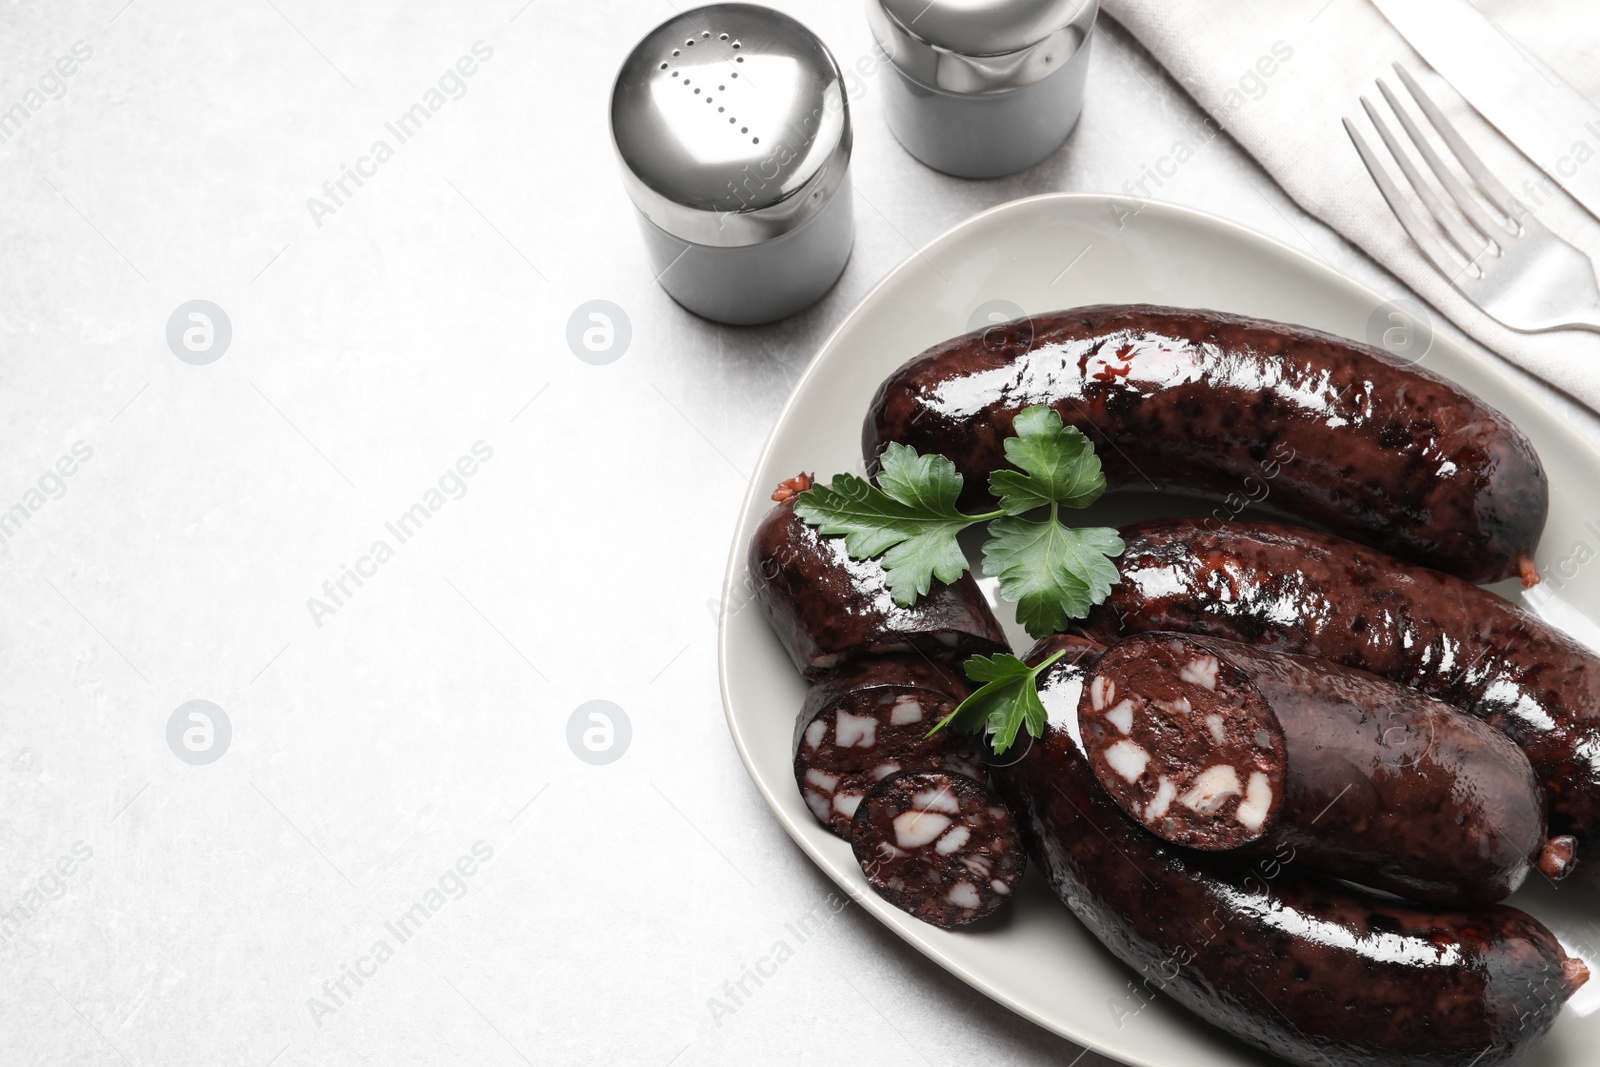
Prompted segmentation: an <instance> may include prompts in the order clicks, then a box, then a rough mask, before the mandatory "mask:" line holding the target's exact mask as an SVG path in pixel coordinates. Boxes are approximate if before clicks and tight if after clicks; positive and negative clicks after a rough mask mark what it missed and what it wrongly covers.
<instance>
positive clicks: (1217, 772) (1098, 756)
mask: <svg viewBox="0 0 1600 1067" xmlns="http://www.w3.org/2000/svg"><path fill="white" fill-rule="evenodd" d="M1078 712H1079V728H1080V731H1081V736H1082V737H1083V742H1084V748H1085V750H1086V751H1087V753H1088V755H1089V760H1090V763H1091V765H1092V766H1093V767H1094V770H1095V774H1096V776H1097V777H1098V778H1099V780H1100V782H1101V784H1102V785H1103V786H1104V787H1105V788H1106V790H1107V792H1108V793H1110V794H1111V796H1112V798H1113V799H1114V800H1116V802H1117V804H1118V806H1119V807H1121V808H1122V810H1123V811H1124V812H1125V813H1127V814H1129V815H1131V816H1133V817H1134V818H1135V819H1136V820H1138V821H1139V823H1140V824H1141V825H1143V826H1144V827H1145V828H1146V829H1148V830H1150V831H1151V832H1152V833H1154V834H1155V835H1156V836H1158V837H1160V838H1162V839H1163V840H1166V841H1170V842H1172V843H1173V844H1179V845H1187V846H1189V847H1191V848H1199V849H1205V850H1208V851H1223V850H1228V849H1235V848H1240V847H1247V848H1249V849H1250V850H1251V851H1253V852H1257V853H1261V854H1278V853H1281V852H1283V851H1284V850H1285V849H1287V850H1289V851H1290V852H1292V853H1293V854H1295V855H1296V856H1298V862H1300V863H1301V864H1303V865H1304V866H1306V867H1307V868H1309V869H1311V870H1315V871H1320V872H1322V873H1325V874H1330V875H1334V876H1337V877H1340V878H1345V879H1348V880H1350V881H1354V882H1359V883H1361V884H1362V885H1367V886H1371V887H1373V888H1376V889H1383V890H1387V891H1388V892H1392V893H1397V894H1400V895H1401V896H1405V897H1410V898H1412V899H1415V900H1421V901H1426V902H1429V903H1436V904H1450V905H1455V906H1459V907H1468V906H1472V905H1478V904H1489V903H1494V902H1496V901H1500V900H1504V899H1505V898H1506V897H1508V896H1510V895H1511V894H1512V893H1513V892H1514V891H1515V890H1516V889H1517V887H1518V886H1520V885H1521V884H1522V882H1523V880H1524V879H1525V878H1526V877H1527V874H1528V868H1529V864H1530V861H1537V862H1539V865H1540V867H1541V869H1543V870H1545V872H1546V873H1547V874H1549V876H1550V877H1552V878H1559V877H1561V876H1563V875H1565V874H1566V872H1567V869H1568V867H1569V865H1570V862H1571V845H1572V841H1571V839H1570V838H1558V839H1556V840H1555V841H1553V842H1547V841H1546V839H1545V824H1544V799H1543V794H1542V793H1541V791H1540V788H1539V783H1538V781H1537V779H1536V778H1535V777H1534V774H1533V767H1532V766H1531V765H1530V764H1529V763H1528V758H1527V756H1525V755H1523V753H1522V750H1521V749H1519V748H1517V746H1516V745H1514V744H1512V742H1511V740H1510V739H1509V738H1507V737H1506V736H1505V735H1504V734H1502V733H1500V732H1499V731H1498V730H1495V729H1494V728H1493V727H1491V726H1489V725H1487V724H1486V723H1483V722H1480V721H1479V720H1477V719H1474V718H1471V717H1470V716H1467V715H1463V714H1462V713H1461V712H1458V711H1456V710H1455V709H1454V708H1452V707H1450V706H1449V705H1447V704H1444V703H1442V702H1440V701H1437V700H1434V699H1432V698H1431V697H1427V696H1424V695H1422V694H1420V693H1417V692H1415V691H1414V690H1410V689H1406V688H1405V687H1403V686H1400V685H1397V684H1396V683H1394V682H1390V681H1388V680H1386V679H1383V678H1379V677H1377V676H1375V675H1371V674H1368V673H1366V672H1364V671H1357V670H1353V669H1351V668H1349V667H1343V666H1340V665H1338V664H1333V663H1328V662H1326V661H1323V660H1317V659H1313V658H1310V657H1306V656H1294V655H1289V654H1287V653H1279V652H1269V651H1265V650H1263V649H1258V648H1254V647H1252V646H1249V645H1241V644H1238V643H1236V642H1232V641H1223V640H1218V639H1214V638H1204V637H1198V638H1197V637H1185V636H1181V635H1178V634H1167V633H1150V634H1142V635H1138V636H1134V637H1130V638H1127V639H1126V640H1124V641H1121V642H1119V643H1118V644H1116V645H1114V646H1113V647H1112V649H1111V651H1109V652H1108V653H1106V655H1105V656H1104V657H1103V658H1102V659H1101V660H1100V661H1099V663H1098V664H1097V665H1096V667H1095V669H1094V672H1093V674H1092V675H1091V676H1090V679H1089V684H1088V686H1087V688H1086V691H1085V694H1084V696H1083V697H1082V698H1081V699H1080V703H1079V709H1078Z"/></svg>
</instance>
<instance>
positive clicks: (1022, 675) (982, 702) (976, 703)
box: [928, 648, 1067, 756]
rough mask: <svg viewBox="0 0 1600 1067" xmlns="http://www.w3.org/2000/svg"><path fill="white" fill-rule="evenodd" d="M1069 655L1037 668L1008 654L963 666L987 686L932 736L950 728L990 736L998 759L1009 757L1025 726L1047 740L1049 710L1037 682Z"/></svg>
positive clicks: (942, 722) (1058, 654)
mask: <svg viewBox="0 0 1600 1067" xmlns="http://www.w3.org/2000/svg"><path fill="white" fill-rule="evenodd" d="M1066 654H1067V650H1066V649H1064V648H1063V649H1060V650H1058V651H1057V652H1056V653H1055V654H1054V655H1052V656H1050V657H1049V658H1047V659H1045V660H1043V661H1041V662H1040V663H1039V665H1038V666H1036V667H1030V666H1028V665H1027V664H1026V663H1024V662H1022V661H1021V660H1020V659H1018V658H1017V657H1015V656H1012V655H1007V654H1005V653H1001V654H1000V655H998V656H973V657H971V658H969V659H968V660H967V661H966V663H964V664H962V667H963V668H964V669H965V670H966V672H967V677H968V678H971V679H972V680H973V681H975V682H982V683H984V684H983V685H981V686H979V687H978V689H977V690H975V691H974V692H973V694H972V695H971V696H969V697H967V699H965V700H963V701H962V702H961V703H960V704H958V705H957V706H956V710H954V711H952V712H951V713H950V714H949V715H946V716H945V717H944V718H943V719H940V720H939V722H938V724H937V725H935V726H934V728H933V729H931V730H929V731H928V733H929V735H932V734H936V733H938V732H939V731H940V730H943V729H945V728H946V727H949V728H950V729H952V730H955V731H957V732H958V733H963V734H977V733H986V734H988V735H989V747H990V748H992V749H993V750H994V754H995V755H997V756H1003V755H1005V752H1006V750H1007V749H1009V748H1010V747H1011V746H1012V744H1013V743H1015V742H1016V740H1017V731H1018V729H1020V728H1021V727H1022V726H1023V725H1026V726H1027V727H1028V733H1029V734H1031V735H1032V736H1034V737H1043V736H1044V727H1045V710H1044V704H1043V703H1042V702H1041V701H1040V700H1039V686H1038V681H1037V679H1038V677H1039V675H1041V674H1043V673H1044V671H1045V669H1046V668H1047V667H1049V666H1050V665H1051V664H1053V663H1055V661H1056V660H1058V659H1060V658H1061V657H1062V656H1065V655H1066Z"/></svg>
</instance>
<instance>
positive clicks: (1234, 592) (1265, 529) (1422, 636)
mask: <svg viewBox="0 0 1600 1067" xmlns="http://www.w3.org/2000/svg"><path fill="white" fill-rule="evenodd" d="M1121 534H1122V538H1123V541H1124V542H1125V543H1126V545H1127V549H1126V551H1125V552H1124V553H1123V555H1122V557H1121V558H1120V559H1119V560H1118V561H1117V569H1118V570H1119V571H1120V572H1121V575H1122V579H1121V581H1120V583H1119V584H1118V585H1116V586H1115V587H1113V588H1112V590H1111V596H1110V597H1109V599H1107V600H1106V602H1105V603H1104V604H1101V605H1100V606H1099V607H1097V608H1095V609H1094V610H1093V611H1092V612H1091V613H1090V615H1089V618H1088V619H1087V620H1085V622H1084V624H1083V626H1082V627H1081V628H1082V630H1083V632H1084V633H1086V634H1089V635H1090V636H1092V637H1095V638H1096V639H1097V640H1101V641H1114V640H1116V639H1117V638H1118V637H1120V636H1121V635H1123V634H1128V633H1136V632H1140V631H1146V630H1175V631H1179V632H1183V633H1195V634H1205V635H1208V636H1211V637H1221V638H1226V639H1228V640H1233V641H1240V642H1243V643H1245V644H1252V645H1258V646H1260V647H1263V648H1270V649H1276V650H1279V651H1284V652H1296V653H1302V654H1305V655H1310V656H1316V657H1319V658H1321V659H1326V660H1332V661H1334V662H1335V663H1342V664H1344V665H1346V666H1349V667H1355V668H1357V669H1359V670H1364V671H1369V672H1371V673H1372V674H1376V675H1379V676H1381V677H1384V678H1388V679H1390V680H1392V681H1395V682H1399V683H1400V684H1401V685H1404V686H1409V687H1410V688H1412V689H1416V690H1418V691H1420V692H1423V693H1426V694H1427V695H1429V696H1431V697H1436V698H1437V699H1439V700H1442V701H1444V702H1445V703H1446V704H1450V705H1452V706H1453V707H1455V708H1458V709H1460V710H1462V711H1465V712H1467V713H1469V714H1471V715H1474V716H1476V717H1478V718H1480V719H1483V720H1484V721H1485V722H1487V723H1489V724H1490V725H1491V726H1494V727H1496V728H1498V729H1499V730H1501V731H1502V732H1504V733H1505V734H1506V735H1507V736H1509V737H1510V738H1511V740H1513V741H1515V742H1516V743H1517V745H1518V747H1520V748H1521V749H1522V750H1523V752H1525V753H1526V754H1527V756H1528V760H1529V762H1530V763H1532V764H1533V770H1534V773H1535V774H1536V775H1538V778H1539V781H1540V784H1541V785H1542V787H1543V788H1544V791H1545V801H1546V809H1547V815H1548V819H1549V824H1550V832H1551V833H1553V834H1560V835H1566V834H1570V835H1573V836H1574V837H1576V838H1577V857H1578V860H1579V862H1580V864H1581V863H1582V860H1583V858H1584V856H1585V855H1586V854H1594V855H1600V657H1596V656H1595V655H1594V653H1592V652H1590V651H1589V650H1588V649H1586V648H1584V647H1583V646H1582V645H1580V644H1578V643H1577V642H1576V641H1574V640H1572V639H1571V638H1570V637H1567V636H1566V635H1565V634H1563V633H1561V632H1560V631H1558V630H1556V629H1555V628H1554V627H1552V626H1550V625H1548V624H1546V623H1545V622H1543V621H1541V620H1539V619H1537V618H1535V617H1534V616H1532V615H1530V614H1529V613H1527V612H1526V611H1523V610H1522V609H1521V608H1519V607H1517V606H1515V605H1514V604H1511V603H1509V602H1508V601H1506V600H1504V599H1503V598H1501V597H1499V596H1497V595H1496V594H1494V593H1492V592H1490V591H1489V590H1487V589H1480V588H1479V587H1477V586H1475V585H1472V584H1471V583H1469V582H1464V581H1461V580H1460V579H1457V578H1452V577H1451V576H1449V575H1447V574H1441V573H1439V572H1438V571H1434V570H1429V569H1428V568H1425V567H1418V566H1415V565H1411V564H1407V563H1403V562H1401V561H1399V560H1396V559H1393V558H1391V557H1389V556H1386V555H1384V554H1383V553H1381V552H1375V551H1373V550H1371V549H1369V548H1365V547H1363V546H1361V545H1357V544H1352V543H1351V542H1349V541H1346V540H1343V539H1341V538H1338V537H1333V536H1330V535H1327V534H1322V533H1316V532H1314V531H1311V530H1306V529H1302V528H1300V527H1296V526H1286V525H1281V524H1277V523H1249V524H1246V523H1227V524H1224V525H1222V526H1220V527H1217V528H1216V529H1211V528H1208V524H1207V523H1205V522H1202V521H1197V520H1190V519H1163V520H1155V521H1151V522H1143V523H1135V524H1132V525H1130V526H1126V527H1123V529H1122V530H1121ZM1596 867H1600V864H1597V865H1593V866H1591V867H1590V868H1589V869H1588V870H1587V871H1583V869H1582V868H1581V867H1580V871H1581V872H1582V874H1583V877H1584V878H1585V879H1586V880H1592V879H1594V878H1595V877H1596V876H1600V870H1596Z"/></svg>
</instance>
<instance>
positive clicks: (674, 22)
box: [611, 4, 851, 247]
mask: <svg viewBox="0 0 1600 1067" xmlns="http://www.w3.org/2000/svg"><path fill="white" fill-rule="evenodd" d="M611 134H612V139H613V140H614V141H615V143H616V147H617V154H618V155H619V156H620V157H621V159H622V164H623V180H624V183H625V184H626V185H627V187H628V195H629V196H631V197H632V198H633V202H634V203H635V204H637V205H638V207H639V210H641V211H642V212H644V214H645V216H646V217H647V218H649V219H650V221H651V222H653V223H655V224H656V225H657V226H659V227H660V228H661V229H663V230H665V231H666V232H668V233H670V234H672V235H673V236H675V237H678V238H680V239H682V240H685V241H692V242H694V243H697V244H706V245H718V246H724V247H734V246H740V245H751V244H757V243H759V242H761V241H765V240H769V239H771V238H773V237H778V236H781V235H782V234H785V233H788V232H789V231H791V230H793V229H795V228H796V227H798V226H800V225H802V224H803V223H805V222H806V221H808V220H809V219H811V218H812V217H813V216H814V215H816V213H817V212H818V211H820V210H821V209H822V208H823V206H824V205H825V204H826V203H827V201H828V198H829V197H831V196H832V195H833V194H834V192H835V191H836V190H837V189H838V188H839V187H840V185H841V184H842V183H843V181H844V174H845V169H846V167H847V166H848V164H849V162H850V145H851V137H850V115H849V104H848V102H847V100H846V98H845V94H844V85H843V77H842V75H841V73H840V71H839V65H838V64H837V63H836V62H834V58H833V56H832V55H831V54H830V53H829V52H828V49H827V48H826V47H825V46H824V45H823V44H822V42H821V41H819V40H817V38H816V37H815V36H814V35H812V33H811V31H809V30H807V29H806V28H805V27H804V26H802V25H801V24H800V23H798V22H796V21H795V20H794V19H792V18H790V17H789V16H787V15H784V14H782V13H781V12H777V11H773V10H771V9H770V8H764V7H756V6H754V5H752V4H714V5H712V6H710V7H702V8H697V9H695V10H693V11H687V12H684V13H682V14H680V15H678V16H677V17H675V18H672V19H669V20H668V21H666V22H664V23H662V24H661V25H660V26H657V27H656V28H655V29H654V30H652V31H651V32H650V33H649V35H647V36H646V37H645V38H644V40H642V41H640V42H639V44H638V45H637V46H636V47H635V48H634V50H633V52H632V53H631V54H630V55H629V56H628V58H627V60H625V61H624V62H623V64H622V69H621V71H619V72H618V74H617V81H616V85H615V87H614V88H613V89H612V93H611Z"/></svg>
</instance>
